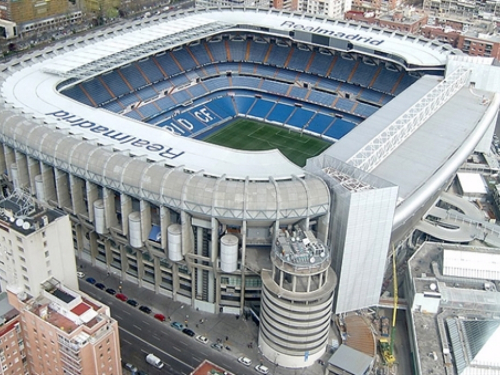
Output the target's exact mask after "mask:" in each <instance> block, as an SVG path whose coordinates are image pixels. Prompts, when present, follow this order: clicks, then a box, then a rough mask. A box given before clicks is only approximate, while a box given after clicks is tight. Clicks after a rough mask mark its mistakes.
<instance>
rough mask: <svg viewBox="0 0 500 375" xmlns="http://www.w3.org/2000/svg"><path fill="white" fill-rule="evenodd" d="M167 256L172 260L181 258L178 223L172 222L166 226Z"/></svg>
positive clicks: (180, 238)
mask: <svg viewBox="0 0 500 375" xmlns="http://www.w3.org/2000/svg"><path fill="white" fill-rule="evenodd" d="M168 258H169V259H170V260H171V261H173V262H179V261H181V260H182V259H183V257H182V228H181V226H180V224H172V225H170V226H169V227H168Z"/></svg>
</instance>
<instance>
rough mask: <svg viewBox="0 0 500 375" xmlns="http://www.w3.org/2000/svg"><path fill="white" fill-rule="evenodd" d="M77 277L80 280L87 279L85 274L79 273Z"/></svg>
mask: <svg viewBox="0 0 500 375" xmlns="http://www.w3.org/2000/svg"><path fill="white" fill-rule="evenodd" d="M76 276H78V278H79V279H83V278H84V277H85V274H84V273H83V272H80V271H78V272H77V273H76Z"/></svg>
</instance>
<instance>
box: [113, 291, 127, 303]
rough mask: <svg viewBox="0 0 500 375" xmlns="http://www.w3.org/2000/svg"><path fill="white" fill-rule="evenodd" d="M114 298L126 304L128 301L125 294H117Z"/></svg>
mask: <svg viewBox="0 0 500 375" xmlns="http://www.w3.org/2000/svg"><path fill="white" fill-rule="evenodd" d="M115 297H116V298H118V299H119V300H120V301H123V302H127V300H128V297H127V296H126V295H125V294H123V293H117V294H116V295H115Z"/></svg>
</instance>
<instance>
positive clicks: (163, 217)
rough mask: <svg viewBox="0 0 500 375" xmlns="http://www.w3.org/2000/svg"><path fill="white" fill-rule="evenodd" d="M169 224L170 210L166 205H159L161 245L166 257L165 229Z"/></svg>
mask: <svg viewBox="0 0 500 375" xmlns="http://www.w3.org/2000/svg"><path fill="white" fill-rule="evenodd" d="M170 224H171V222H170V210H169V209H168V208H167V207H163V206H162V207H160V227H161V247H162V249H163V251H164V252H165V256H166V257H168V238H167V230H168V227H169V225H170Z"/></svg>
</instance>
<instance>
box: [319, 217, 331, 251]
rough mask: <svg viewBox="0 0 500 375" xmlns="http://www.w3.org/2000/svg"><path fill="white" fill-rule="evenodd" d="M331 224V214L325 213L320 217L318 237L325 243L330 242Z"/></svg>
mask: <svg viewBox="0 0 500 375" xmlns="http://www.w3.org/2000/svg"><path fill="white" fill-rule="evenodd" d="M329 226H330V215H324V216H321V217H319V218H318V225H317V227H318V233H317V238H318V239H319V240H320V241H321V242H323V243H324V244H325V245H327V246H328V245H329V243H328V228H329Z"/></svg>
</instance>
